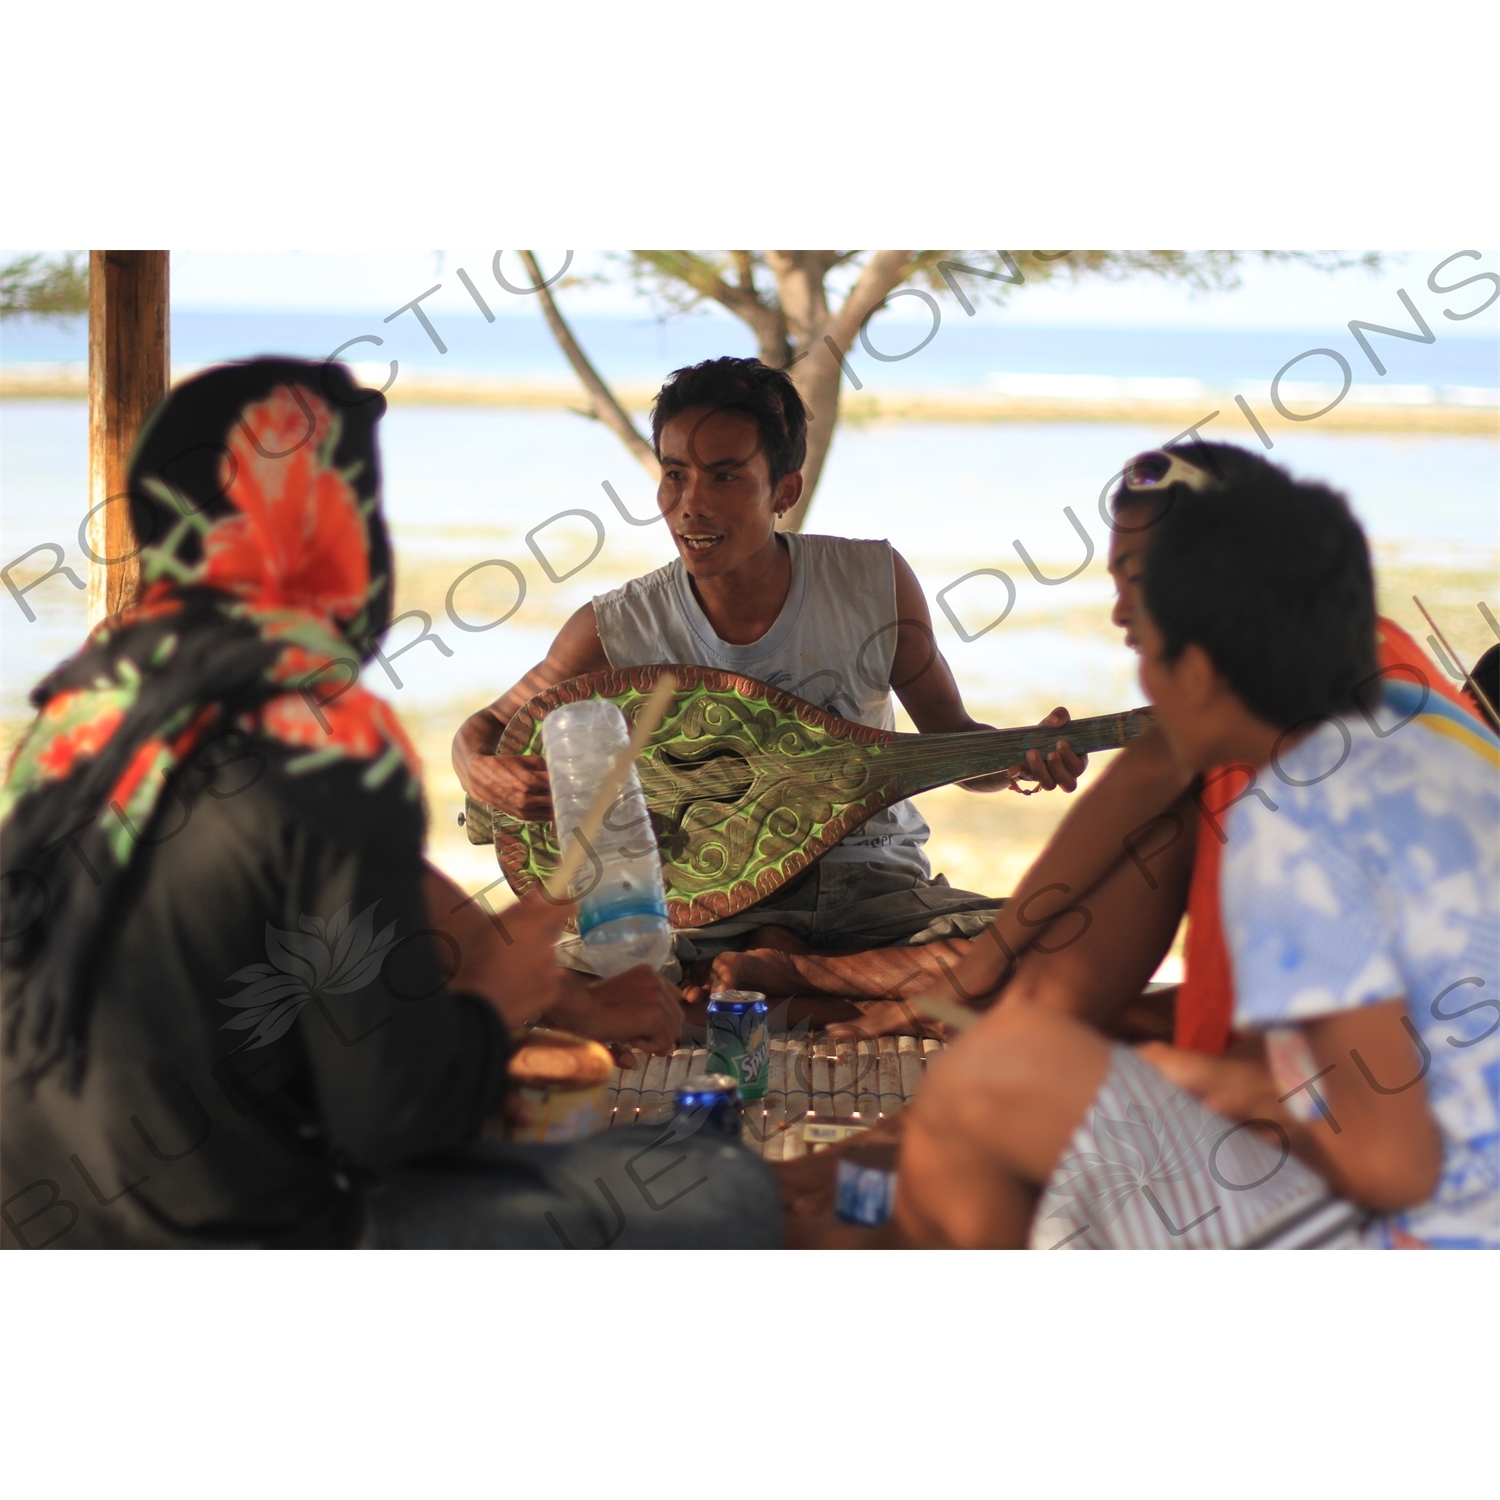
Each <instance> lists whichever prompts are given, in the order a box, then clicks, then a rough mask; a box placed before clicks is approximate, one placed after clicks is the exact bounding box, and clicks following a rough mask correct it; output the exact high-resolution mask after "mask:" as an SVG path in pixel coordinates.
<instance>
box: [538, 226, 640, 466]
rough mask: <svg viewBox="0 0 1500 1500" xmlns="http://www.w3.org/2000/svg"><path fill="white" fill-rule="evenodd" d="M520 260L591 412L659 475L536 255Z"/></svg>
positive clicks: (638, 460)
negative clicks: (585, 349)
mask: <svg viewBox="0 0 1500 1500" xmlns="http://www.w3.org/2000/svg"><path fill="white" fill-rule="evenodd" d="M521 260H522V262H523V263H524V265H525V267H526V274H527V275H528V276H530V277H531V283H532V285H533V286H534V287H535V288H536V292H537V296H538V297H540V298H541V301H542V314H543V316H544V317H545V318H546V319H547V326H548V327H549V328H551V330H552V336H553V338H555V339H556V340H557V343H558V347H559V348H561V350H562V352H563V353H564V354H565V355H567V357H568V363H569V364H570V365H572V366H573V373H574V374H575V375H577V376H578V378H579V380H581V381H582V382H583V388H584V389H585V390H586V391H587V392H588V393H589V396H590V397H591V398H592V400H593V403H594V415H595V416H596V417H597V418H598V419H599V420H600V421H601V422H603V423H604V425H605V426H606V427H608V428H609V430H610V431H611V432H612V433H614V435H615V436H616V437H617V438H619V439H620V441H621V442H622V443H624V444H625V446H626V447H627V448H628V449H629V450H630V452H631V456H632V457H633V458H635V459H636V461H637V462H638V463H639V464H640V465H641V467H642V468H643V469H645V471H646V472H647V473H648V474H649V475H650V476H651V477H652V478H653V479H660V478H661V465H660V464H658V463H657V461H656V452H655V450H654V449H653V448H652V446H651V444H650V443H648V442H647V441H646V439H645V438H643V437H642V436H641V434H640V433H639V432H638V431H636V426H635V423H634V422H632V421H631V420H630V413H629V412H627V411H626V410H625V408H624V407H623V406H621V405H620V403H619V401H618V400H617V399H616V397H615V393H614V392H613V391H612V390H610V388H609V387H608V386H607V385H606V384H605V383H604V381H603V380H602V379H601V378H600V376H599V372H598V371H597V370H595V369H594V367H593V365H591V364H590V363H589V359H588V356H587V355H586V354H585V353H584V352H583V350H582V349H581V348H579V346H578V340H577V339H575V338H574V337H573V331H572V329H570V328H569V327H568V325H567V323H566V322H564V321H563V315H562V314H561V313H560V312H559V311H558V310H557V303H555V302H554V301H553V300H552V292H551V289H550V288H549V287H548V286H547V283H546V278H545V277H544V276H543V275H542V271H541V267H540V266H538V265H537V263H536V256H534V255H533V254H532V253H531V251H530V250H523V251H521Z"/></svg>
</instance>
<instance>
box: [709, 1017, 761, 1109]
mask: <svg viewBox="0 0 1500 1500" xmlns="http://www.w3.org/2000/svg"><path fill="white" fill-rule="evenodd" d="M769 1012H770V1006H768V1005H767V1004H766V997H765V996H764V995H762V994H761V993H759V991H757V990H715V991H714V992H713V994H711V995H710V996H709V997H708V1068H709V1071H710V1072H711V1073H727V1074H728V1075H729V1076H730V1077H731V1078H733V1079H734V1080H735V1082H736V1083H737V1084H739V1089H740V1098H741V1099H764V1098H765V1097H766V1091H767V1089H768V1088H769V1087H770V1082H771V1031H770V1025H769V1023H768V1020H767V1016H768V1014H769Z"/></svg>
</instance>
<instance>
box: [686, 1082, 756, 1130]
mask: <svg viewBox="0 0 1500 1500" xmlns="http://www.w3.org/2000/svg"><path fill="white" fill-rule="evenodd" d="M675 1102H676V1105H677V1113H678V1114H679V1115H691V1114H692V1113H693V1112H694V1111H695V1110H702V1111H703V1115H702V1118H701V1121H700V1123H699V1124H698V1127H697V1128H698V1129H699V1130H701V1131H703V1132H704V1134H705V1135H727V1136H730V1137H732V1138H733V1139H734V1140H738V1139H739V1138H740V1095H739V1089H738V1088H737V1087H736V1085H735V1081H734V1079H732V1078H731V1077H729V1076H728V1074H726V1073H694V1074H692V1075H691V1076H690V1077H688V1078H686V1079H684V1080H683V1082H682V1083H680V1084H679V1085H678V1086H677V1095H676V1101H675Z"/></svg>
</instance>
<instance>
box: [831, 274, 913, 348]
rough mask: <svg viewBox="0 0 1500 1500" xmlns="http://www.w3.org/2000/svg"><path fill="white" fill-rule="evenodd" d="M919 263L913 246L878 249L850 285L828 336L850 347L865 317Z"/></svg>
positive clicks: (843, 345) (839, 343) (836, 342)
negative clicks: (898, 248)
mask: <svg viewBox="0 0 1500 1500" xmlns="http://www.w3.org/2000/svg"><path fill="white" fill-rule="evenodd" d="M916 264H917V262H916V257H915V256H914V255H913V254H912V252H911V251H910V250H877V251H876V252H875V254H874V255H872V256H871V257H870V258H869V260H867V261H866V262H865V265H864V269H863V270H862V271H861V272H860V273H859V280H858V281H856V282H855V283H854V285H853V286H852V287H851V288H850V290H849V295H848V296H847V297H845V298H844V303H843V306H842V307H840V308H839V310H838V312H836V313H835V314H834V316H833V318H832V320H831V324H830V327H829V330H828V332H829V337H830V338H832V339H833V341H834V343H835V344H837V345H838V346H839V348H840V349H841V350H843V351H845V352H847V351H848V349H849V346H850V345H851V344H852V343H853V342H854V340H855V338H856V337H857V336H858V334H859V330H860V328H861V327H863V325H864V321H865V319H866V318H868V317H869V316H870V314H871V313H872V312H874V311H875V309H876V308H877V307H879V306H880V304H881V303H882V302H884V301H885V299H886V297H887V295H888V294H889V293H891V292H892V291H894V290H895V289H896V288H897V287H898V286H900V284H901V283H902V282H903V281H905V280H906V278H907V277H908V276H909V275H910V274H911V273H912V271H913V270H914V269H915V267H916Z"/></svg>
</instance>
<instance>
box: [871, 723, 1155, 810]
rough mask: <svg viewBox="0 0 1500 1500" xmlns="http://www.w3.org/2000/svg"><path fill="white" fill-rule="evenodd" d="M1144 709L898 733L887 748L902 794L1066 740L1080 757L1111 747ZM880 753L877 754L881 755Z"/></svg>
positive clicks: (983, 772)
mask: <svg viewBox="0 0 1500 1500" xmlns="http://www.w3.org/2000/svg"><path fill="white" fill-rule="evenodd" d="M1153 722H1154V721H1153V719H1152V716H1151V710H1150V709H1149V708H1136V709H1128V710H1126V711H1125V712H1123V713H1115V714H1098V715H1096V716H1095V717H1094V718H1091V719H1076V720H1074V722H1073V723H1071V724H1069V725H1067V726H1066V728H1063V729H1042V728H1039V727H1035V726H1033V727H1030V728H1025V729H974V730H969V731H966V732H964V733H960V734H898V735H897V736H896V738H895V741H894V742H893V743H892V744H891V746H890V747H889V748H888V750H887V751H886V754H887V755H890V756H893V758H894V759H895V760H896V762H897V765H896V775H897V778H898V780H899V782H900V786H901V795H902V796H903V797H914V796H916V795H917V793H918V792H926V791H930V790H931V789H932V788H933V787H938V786H947V785H948V784H949V783H951V782H955V781H968V780H969V779H970V778H971V777H974V776H989V775H992V774H993V773H994V772H996V771H1004V770H1005V769H1007V768H1008V767H1010V766H1014V765H1018V764H1019V763H1020V762H1021V760H1022V758H1023V757H1024V756H1025V754H1026V752H1027V751H1028V750H1040V751H1042V752H1043V754H1046V753H1047V752H1049V751H1051V750H1052V748H1053V747H1054V746H1055V745H1056V744H1057V742H1058V741H1059V740H1066V741H1067V742H1068V744H1069V745H1071V746H1072V747H1073V749H1074V750H1076V751H1077V752H1078V753H1079V754H1080V755H1088V754H1091V753H1092V752H1094V751H1096V750H1116V749H1119V747H1120V746H1122V745H1125V744H1127V743H1129V741H1131V740H1133V739H1136V738H1137V737H1138V736H1140V735H1142V734H1144V733H1145V732H1146V731H1147V730H1148V729H1149V728H1150V727H1151V725H1152V723H1153ZM883 758H884V757H882V759H883Z"/></svg>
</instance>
